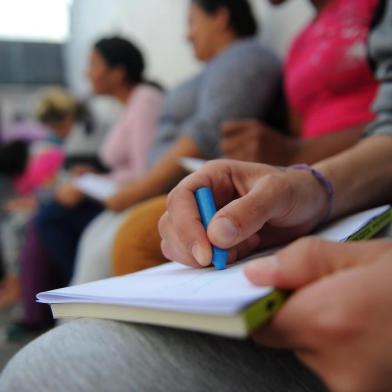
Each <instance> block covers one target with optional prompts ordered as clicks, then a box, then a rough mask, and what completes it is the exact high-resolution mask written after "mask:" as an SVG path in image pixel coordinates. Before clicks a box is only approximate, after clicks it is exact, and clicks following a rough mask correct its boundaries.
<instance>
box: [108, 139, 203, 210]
mask: <svg viewBox="0 0 392 392" xmlns="http://www.w3.org/2000/svg"><path fill="white" fill-rule="evenodd" d="M186 156H189V157H194V158H199V157H200V152H199V149H198V148H197V146H196V144H195V143H194V142H193V140H192V139H190V138H187V137H183V138H181V139H180V140H179V141H178V142H177V143H176V144H175V145H174V146H173V147H172V148H171V149H170V150H169V152H168V153H167V154H166V155H165V156H164V157H163V158H162V159H161V160H159V161H158V163H157V164H156V165H155V166H154V167H153V168H152V169H151V170H149V171H148V172H147V174H146V175H145V176H144V177H143V178H142V179H140V180H139V181H135V182H134V183H132V184H130V185H129V186H127V187H124V188H123V189H122V190H121V191H120V192H119V193H118V194H117V195H116V196H115V197H114V199H115V204H116V207H115V208H114V209H115V210H124V209H126V208H129V207H131V206H132V205H134V204H136V203H138V202H141V201H143V200H145V199H148V198H151V197H154V196H157V195H161V194H163V193H167V192H168V191H169V190H170V189H171V188H172V187H173V186H174V185H175V184H177V182H178V181H179V180H180V179H181V178H183V177H184V176H185V175H186V171H185V170H184V169H183V168H182V167H181V166H180V164H179V159H180V158H182V157H186ZM109 208H111V206H110V202H109Z"/></svg>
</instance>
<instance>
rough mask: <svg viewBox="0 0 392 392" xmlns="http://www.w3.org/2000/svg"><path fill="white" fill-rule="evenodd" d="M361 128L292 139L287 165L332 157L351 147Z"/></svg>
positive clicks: (314, 161)
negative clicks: (315, 136)
mask: <svg viewBox="0 0 392 392" xmlns="http://www.w3.org/2000/svg"><path fill="white" fill-rule="evenodd" d="M362 133H363V128H362V127H361V128H355V129H350V130H347V131H344V132H338V133H334V134H331V135H327V136H323V137H320V138H316V139H311V140H298V141H294V146H295V147H294V148H293V149H291V154H289V156H290V158H289V165H290V164H296V163H307V164H313V163H316V162H319V161H321V160H323V159H327V158H329V157H332V156H334V155H336V154H338V153H340V152H342V151H345V150H346V149H348V148H350V147H352V146H353V145H355V144H356V143H358V141H359V140H360V139H361V135H362Z"/></svg>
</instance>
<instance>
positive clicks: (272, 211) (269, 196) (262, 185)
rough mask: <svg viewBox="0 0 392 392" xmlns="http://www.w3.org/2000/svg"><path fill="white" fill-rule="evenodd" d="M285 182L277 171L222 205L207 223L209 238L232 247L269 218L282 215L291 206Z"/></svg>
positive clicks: (222, 246) (217, 244) (255, 230)
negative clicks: (238, 196)
mask: <svg viewBox="0 0 392 392" xmlns="http://www.w3.org/2000/svg"><path fill="white" fill-rule="evenodd" d="M290 199H291V192H290V191H289V189H288V183H287V182H286V181H285V179H284V177H283V176H280V175H279V174H277V175H275V174H272V175H266V176H265V177H262V178H261V179H259V180H258V181H257V182H256V183H255V184H254V186H253V187H252V188H251V189H250V191H249V192H248V193H246V194H245V195H244V196H242V197H240V198H238V199H236V200H234V201H232V202H231V203H229V204H228V205H226V206H225V207H223V208H222V209H221V210H220V211H218V213H217V214H216V216H215V217H214V219H213V220H212V221H211V223H210V225H209V227H208V237H209V239H210V240H211V242H212V243H213V244H214V245H216V246H218V247H221V248H225V249H227V248H232V247H234V246H236V245H238V244H240V243H242V242H243V241H245V240H246V239H248V238H250V237H252V236H253V235H254V234H256V233H257V232H258V231H259V230H260V229H261V228H262V227H263V226H264V224H265V223H266V222H267V221H268V220H270V219H272V218H282V217H284V216H285V215H286V214H287V213H288V211H289V209H290V208H291V202H290Z"/></svg>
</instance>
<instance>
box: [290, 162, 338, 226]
mask: <svg viewBox="0 0 392 392" xmlns="http://www.w3.org/2000/svg"><path fill="white" fill-rule="evenodd" d="M290 169H292V170H298V171H302V172H304V173H307V174H308V178H309V180H310V183H309V184H310V187H311V189H313V190H314V192H312V197H311V200H310V202H311V203H315V204H316V205H317V204H318V205H319V211H320V220H319V224H323V223H326V222H328V221H329V220H330V219H331V216H332V210H333V206H334V200H335V190H334V187H333V184H332V182H331V181H330V180H329V179H328V178H327V177H326V176H325V175H324V174H322V173H321V172H319V171H318V170H315V169H314V168H312V167H310V166H309V165H307V164H296V165H292V166H290Z"/></svg>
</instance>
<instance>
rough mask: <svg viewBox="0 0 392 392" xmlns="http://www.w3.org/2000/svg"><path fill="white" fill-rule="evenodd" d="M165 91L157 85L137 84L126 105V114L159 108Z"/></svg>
mask: <svg viewBox="0 0 392 392" xmlns="http://www.w3.org/2000/svg"><path fill="white" fill-rule="evenodd" d="M163 96H164V93H163V92H162V91H161V90H159V89H158V88H157V87H154V86H150V85H148V84H142V85H140V86H137V87H136V88H135V90H134V91H133V93H132V96H131V97H130V99H129V100H128V103H127V104H126V107H125V116H126V117H127V116H129V115H133V113H137V112H139V111H140V110H143V109H149V110H151V109H153V108H154V107H156V108H159V107H160V106H161V104H162V100H163Z"/></svg>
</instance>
